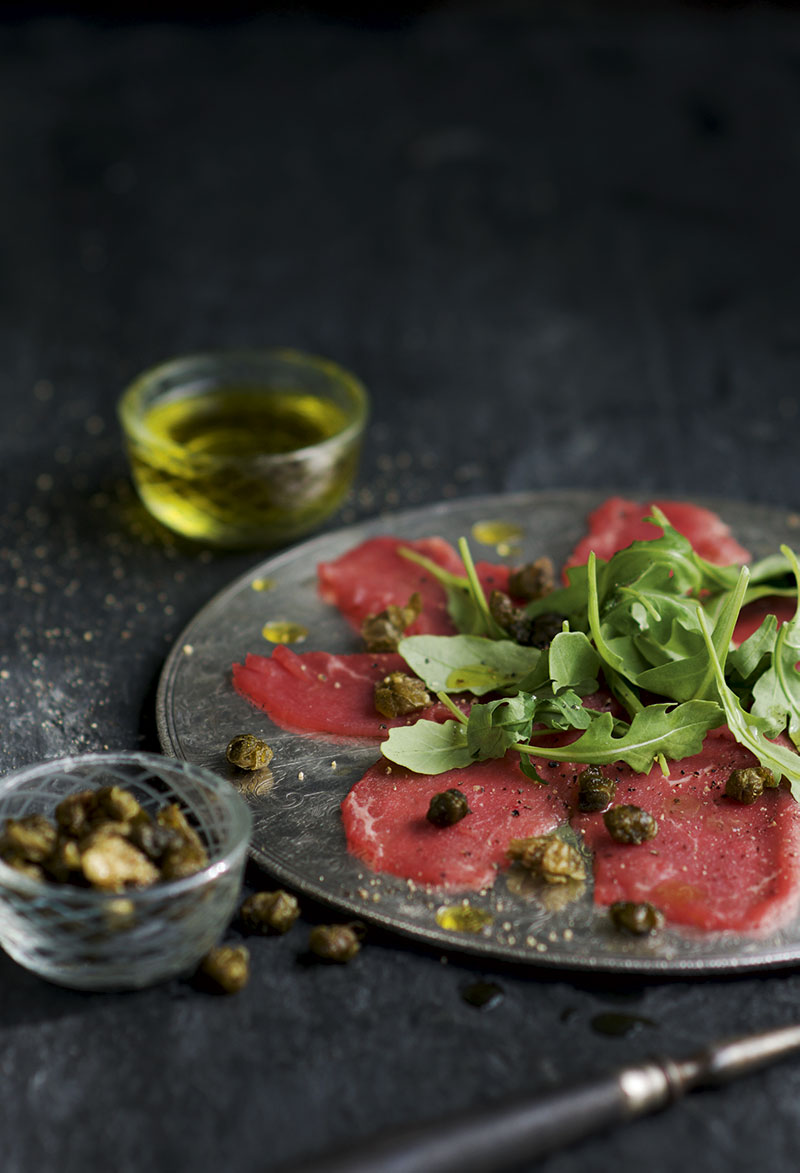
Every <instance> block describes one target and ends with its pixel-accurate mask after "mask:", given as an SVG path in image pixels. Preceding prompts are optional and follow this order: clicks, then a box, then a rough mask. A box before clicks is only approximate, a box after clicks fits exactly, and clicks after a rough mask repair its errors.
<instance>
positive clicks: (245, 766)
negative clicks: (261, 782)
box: [225, 733, 273, 770]
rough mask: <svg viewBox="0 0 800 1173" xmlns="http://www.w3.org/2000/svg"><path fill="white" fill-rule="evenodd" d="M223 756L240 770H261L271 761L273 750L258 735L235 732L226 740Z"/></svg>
mask: <svg viewBox="0 0 800 1173" xmlns="http://www.w3.org/2000/svg"><path fill="white" fill-rule="evenodd" d="M225 757H226V758H227V759H228V761H229V762H230V763H231V765H232V766H238V767H239V769H240V770H263V769H264V767H265V766H268V765H269V763H270V762H271V761H272V758H273V752H272V749H271V748H270V746H268V745H267V743H266V741H262V739H261V738H260V737H255V736H254V735H253V734H252V733H237V735H236V737H234V738H232V739H231V740H230V741H229V742H228V748H227V749H226V750H225Z"/></svg>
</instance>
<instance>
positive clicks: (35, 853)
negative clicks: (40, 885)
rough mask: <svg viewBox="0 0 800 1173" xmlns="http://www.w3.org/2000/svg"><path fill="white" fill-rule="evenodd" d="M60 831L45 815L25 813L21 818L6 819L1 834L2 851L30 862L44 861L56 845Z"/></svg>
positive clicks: (0, 844)
mask: <svg viewBox="0 0 800 1173" xmlns="http://www.w3.org/2000/svg"><path fill="white" fill-rule="evenodd" d="M57 838H58V831H57V830H56V828H55V827H54V826H53V824H52V823H51V822H50V820H49V819H48V818H45V816H44V815H39V814H32V815H23V817H22V818H21V819H6V825H5V829H4V831H3V834H2V836H0V852H2V853H3V855H4V856H6V855H15V856H17V857H18V858H19V859H23V860H27V862H28V863H42V861H43V860H45V859H47V857H48V855H50V854H51V852H52V851H53V849H54V848H55V845H56V840H57Z"/></svg>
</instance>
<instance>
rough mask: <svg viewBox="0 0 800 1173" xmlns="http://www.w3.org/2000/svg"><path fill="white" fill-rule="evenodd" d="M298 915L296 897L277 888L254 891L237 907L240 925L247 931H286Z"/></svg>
mask: <svg viewBox="0 0 800 1173" xmlns="http://www.w3.org/2000/svg"><path fill="white" fill-rule="evenodd" d="M299 915H300V906H299V904H298V903H297V898H296V897H295V896H292V895H291V893H290V892H284V891H283V889H282V888H279V889H278V890H277V891H275V892H254V893H253V895H252V896H248V897H247V899H246V900H245V901H244V903H243V904H242V907H241V908H240V909H239V918H240V920H241V922H242V927H243V928H244V929H245V930H246V931H247V932H248V933H261V934H263V935H264V936H267V935H268V934H271V933H288V931H289V929H290V928H291V927H292V925H293V924H294V922H295V921H296V920H297V918H298V916H299Z"/></svg>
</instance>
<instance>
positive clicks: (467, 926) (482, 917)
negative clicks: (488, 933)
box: [436, 902, 494, 933]
mask: <svg viewBox="0 0 800 1173" xmlns="http://www.w3.org/2000/svg"><path fill="white" fill-rule="evenodd" d="M493 920H494V917H493V916H492V914H491V913H490V912H486V910H485V909H483V908H475V907H474V906H473V905H471V904H467V903H466V902H465V903H463V904H445V905H443V906H442V907H441V908H440V909H438V910H437V912H436V923H437V925H438V926H439V928H442V929H447V930H448V931H450V932H453V933H480V932H482V931H483V929H486V928H488V927H489V925H490V924H491V923H492V921H493Z"/></svg>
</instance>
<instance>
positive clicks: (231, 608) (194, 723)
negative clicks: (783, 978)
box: [157, 492, 800, 974]
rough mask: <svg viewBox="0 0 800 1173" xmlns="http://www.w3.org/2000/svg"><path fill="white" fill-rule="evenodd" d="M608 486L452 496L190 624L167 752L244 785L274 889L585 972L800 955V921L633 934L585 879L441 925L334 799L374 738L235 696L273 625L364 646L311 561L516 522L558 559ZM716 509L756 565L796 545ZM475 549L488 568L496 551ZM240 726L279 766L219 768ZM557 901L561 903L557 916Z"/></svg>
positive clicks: (372, 751)
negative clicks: (292, 721) (321, 590)
mask: <svg viewBox="0 0 800 1173" xmlns="http://www.w3.org/2000/svg"><path fill="white" fill-rule="evenodd" d="M608 495H609V494H608V493H597V492H551V493H547V492H543V493H525V494H517V495H514V496H494V497H481V498H472V499H467V500H462V501H453V502H446V503H443V504H441V505H436V506H432V507H430V508H426V509H421V510H416V511H414V512H408V513H401V514H396V515H393V516H384V517H378V518H375V519H372V520H370V521H368V522H364V523H361V524H359V525H355V526H351V527H349V528H347V529H342V530H339V531H337V532H335V533H331V534H325V535H324V536H322V537H319V538H316V539H314V540H312V541H309V542H306V543H304V544H302V545H299V546H296V547H293V548H292V549H290V550H287V551H285V552H283V553H281V554H278V555H277V556H275V557H272V558H269V559H267V560H266V561H264V562H262V563H260V564H259V565H257V566H255V567H254V568H253V569H252V570H251V571H250V572H249V573H247V574H245V575H243V576H242V577H241V578H239V579H237V580H236V581H235V582H233V583H232V584H231V585H230V586H229V587H227V588H226V589H225V590H224V591H222V592H221V593H220V594H219V595H217V596H216V598H214V599H213V600H212V601H211V602H210V603H209V604H208V605H207V606H205V607H204V608H203V609H202V610H201V611H200V612H199V613H198V615H197V616H196V617H195V618H194V619H193V620H192V622H191V623H190V624H189V626H188V627H187V628H186V630H185V631H184V632H183V634H182V635H181V637H180V638H179V640H178V642H177V644H176V645H175V647H174V648H173V650H172V652H171V653H170V655H169V657H168V659H167V661H166V664H165V666H164V670H163V673H162V677H161V681H160V685H159V691H158V698H157V719H158V729H159V737H160V739H161V744H162V747H163V749H164V752H165V753H167V754H171V755H174V756H176V757H180V758H185V759H186V760H187V761H190V762H194V763H197V764H200V765H203V766H208V767H210V768H211V769H214V770H216V771H218V772H219V773H221V774H224V775H225V776H226V777H228V778H229V779H230V780H231V782H232V783H234V784H236V785H238V786H239V787H240V788H241V790H242V792H243V793H244V794H245V796H246V798H247V799H248V801H249V803H250V804H251V806H252V809H253V815H254V831H253V840H252V855H253V857H254V859H255V860H256V861H257V862H258V863H260V864H261V865H263V867H265V868H266V869H267V870H268V871H269V872H271V873H272V875H273V876H275V877H276V878H277V879H278V880H280V881H282V882H284V883H286V884H288V885H290V886H292V887H294V888H295V889H297V890H298V891H300V892H303V893H306V894H307V895H309V896H312V897H314V898H315V899H318V900H321V901H324V902H327V903H328V904H330V905H332V906H334V907H335V908H336V909H338V910H339V911H341V912H344V913H347V914H348V915H351V916H354V917H358V918H359V919H363V920H367V921H373V922H377V923H378V924H380V925H382V926H384V927H386V928H389V929H393V930H396V931H398V932H400V933H404V934H408V935H410V936H412V937H416V938H419V939H421V940H423V941H426V942H428V943H432V944H436V945H438V946H443V947H446V948H450V949H453V948H456V949H460V950H465V951H468V952H470V953H475V954H483V955H486V956H489V957H492V958H497V959H503V960H508V961H515V962H527V963H535V964H536V965H548V966H557V967H562V968H569V969H580V970H603V971H616V972H630V973H649V974H656V973H657V974H689V973H703V972H708V971H722V970H742V969H751V968H756V967H762V966H769V965H777V964H784V963H789V962H796V961H798V960H800V920H798V921H795V922H794V923H792V924H790V925H789V926H788V927H786V928H784V929H783V930H782V931H781V932H779V933H776V934H774V935H772V936H769V937H762V938H758V939H753V938H748V937H743V936H740V935H737V934H733V933H699V932H691V931H688V930H685V931H678V930H670V931H666V932H664V933H662V934H659V935H658V937H655V938H653V939H645V940H630V941H628V940H624V939H623V938H622V937H621V935H620V934H618V933H616V932H615V931H613V930H612V929H611V928H610V927H609V924H608V917H607V915H606V914H604V913H602V912H598V911H597V910H596V909H595V908H594V906H593V903H592V894H591V890H590V886H588V887H587V889H586V890H585V891H583V892H582V893H581V894H579V895H578V896H577V897H575V898H574V899H572V900H571V901H569V902H566V903H563V901H564V898H565V897H566V896H573V895H574V894H573V893H565V892H559V891H557V890H555V889H556V887H557V886H553V888H552V889H551V890H550V891H542V890H541V889H539V888H538V887H536V886H535V885H533V884H531V885H528V886H526V885H525V884H520V883H519V882H518V881H517V880H516V879H515V877H514V876H513V875H512V874H511V873H502V874H501V875H500V876H499V877H498V880H497V883H496V884H495V887H494V888H493V889H492V890H491V891H489V892H486V893H485V894H482V895H478V894H470V895H469V903H470V905H472V906H473V907H477V908H480V909H482V910H484V911H485V912H486V913H488V914H489V916H490V917H491V924H490V925H488V926H487V927H485V928H484V929H483V930H482V931H481V932H479V933H468V932H451V931H448V930H446V929H443V928H441V927H440V926H439V923H438V922H437V919H436V914H437V911H438V910H439V909H440V908H442V906H449V905H453V904H458V903H459V901H460V899H461V897H460V896H459V894H455V895H454V894H453V893H448V892H444V891H442V890H432V889H431V890H429V889H425V888H415V887H414V886H413V885H409V884H407V883H406V882H404V881H402V880H399V879H396V878H394V877H392V876H386V875H383V874H380V875H379V874H375V873H373V872H371V871H370V870H369V869H368V868H366V867H365V865H363V864H362V863H360V862H359V861H358V860H356V859H354V858H353V857H352V856H351V855H349V854H348V851H347V847H346V844H345V837H344V832H343V829H342V824H341V818H340V814H339V804H340V803H341V801H342V799H343V798H344V797H345V795H346V794H347V792H348V790H349V788H350V786H351V785H352V784H353V783H354V782H355V781H356V780H357V779H358V778H359V777H360V776H361V775H362V774H363V773H364V772H365V770H366V769H367V768H368V767H369V766H370V765H371V764H372V763H373V762H374V761H375V760H376V758H377V757H378V756H379V751H378V750H377V748H376V747H375V746H374V745H364V744H363V743H359V744H352V743H344V742H339V743H336V742H335V741H332V740H330V739H325V738H322V737H317V736H314V735H310V734H294V733H287V732H285V731H283V730H281V729H279V728H277V727H276V726H274V725H273V724H272V722H271V721H270V720H269V719H268V718H267V717H266V715H265V714H264V713H262V712H261V711H260V710H258V709H256V708H255V707H253V706H252V705H251V704H250V703H249V702H248V701H246V700H244V699H243V698H242V697H241V696H239V695H238V694H237V693H236V692H235V691H234V689H233V687H232V684H231V665H232V664H233V663H234V662H235V661H240V660H243V659H244V657H245V656H246V654H247V653H248V652H261V653H264V654H268V652H269V648H270V646H271V645H269V644H268V643H266V642H265V640H264V639H263V638H262V635H261V630H262V628H263V627H264V625H265V624H266V623H267V622H272V621H280V620H285V621H290V622H294V623H299V624H302V625H303V626H304V627H306V628H307V629H308V632H309V634H308V637H307V639H306V640H305V642H304V643H303V644H302V645H301V646H300V647H299V648H298V650H300V651H311V650H314V649H322V650H325V651H331V652H346V651H356V650H358V649H359V647H360V641H359V640H358V639H357V637H356V636H355V634H354V633H353V631H352V630H351V629H350V628H349V626H348V625H347V623H346V622H345V621H344V620H343V619H342V617H341V616H340V615H339V614H338V612H337V611H336V610H335V609H334V608H333V607H331V606H329V605H328V604H326V603H324V602H323V601H322V600H321V599H320V598H319V596H318V594H317V590H316V566H317V563H318V562H320V561H322V560H328V559H331V558H335V557H337V556H338V555H339V554H341V553H343V552H344V551H345V550H347V549H350V548H351V547H352V546H355V545H356V544H357V543H359V542H361V541H363V540H364V539H365V538H369V537H374V536H376V535H378V534H394V535H397V536H399V537H402V538H407V539H412V538H419V537H427V536H431V535H438V536H441V537H444V538H446V539H448V540H449V541H451V542H453V543H455V542H456V541H457V539H458V538H459V537H461V536H462V535H466V536H468V537H469V536H470V534H471V531H472V527H473V525H474V524H475V523H476V522H480V521H504V522H509V523H511V524H514V525H517V526H519V528H520V531H521V534H522V537H521V540H520V543H519V546H518V548H517V549H515V550H514V553H513V558H511V559H510V561H512V562H514V563H519V562H521V561H525V560H529V559H532V558H536V557H539V556H541V555H543V554H548V555H549V556H550V557H551V558H552V559H553V561H554V563H555V564H556V565H558V564H559V563H560V561H563V559H564V558H565V557H566V555H567V554H568V553H569V551H570V550H571V548H572V547H573V546H574V544H575V543H576V542H577V540H578V539H579V538H580V537H581V536H582V535H583V533H584V532H585V521H586V515H587V513H588V512H589V511H590V510H591V509H593V508H595V507H596V506H597V505H598V504H599V503H600V501H601V500H603V499H604V498H605V497H606V496H608ZM698 503H699V504H704V505H708V506H710V507H711V508H713V509H715V510H716V511H717V512H718V513H719V514H720V515H721V516H722V518H723V519H724V520H725V521H726V522H727V523H728V524H729V525H730V526H731V528H732V529H733V532H734V534H735V536H736V537H737V538H738V539H739V541H741V542H742V543H743V544H744V545H745V546H747V547H748V548H749V549H750V550H751V551H752V552H753V554H754V556H757V557H759V556H761V555H764V554H767V553H770V552H772V551H774V550H776V549H777V547H778V545H779V544H780V543H781V542H788V543H789V544H796V543H797V531H798V526H800V518H798V516H797V515H793V514H788V513H785V512H780V511H778V510H775V509H771V508H768V507H763V506H753V505H744V504H740V503H734V502H719V501H707V500H704V501H702V502H698ZM472 546H473V550H474V551H475V553H476V555H478V556H480V557H482V558H485V559H488V560H491V559H492V558H494V557H497V558H498V560H501V559H500V558H499V556H498V555H497V554H496V552H494V551H491V550H487V549H486V548H485V547H484V548H482V549H480V548H479V547H478V546H477V544H476V543H475V542H474V540H473V542H472ZM240 732H250V733H258V734H260V735H262V736H264V737H265V738H266V739H267V740H268V742H269V743H270V745H272V747H273V748H274V750H275V757H274V760H273V763H272V768H271V769H270V770H266V771H261V772H259V773H256V774H254V775H252V776H246V777H245V778H244V781H243V780H242V775H241V773H240V772H239V771H234V769H233V768H232V767H230V766H229V765H228V764H227V762H226V759H225V747H226V745H227V743H228V741H229V740H230V738H231V737H232V736H233V735H234V734H236V733H240ZM559 900H561V901H562V906H561V907H559V906H558V904H559Z"/></svg>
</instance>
